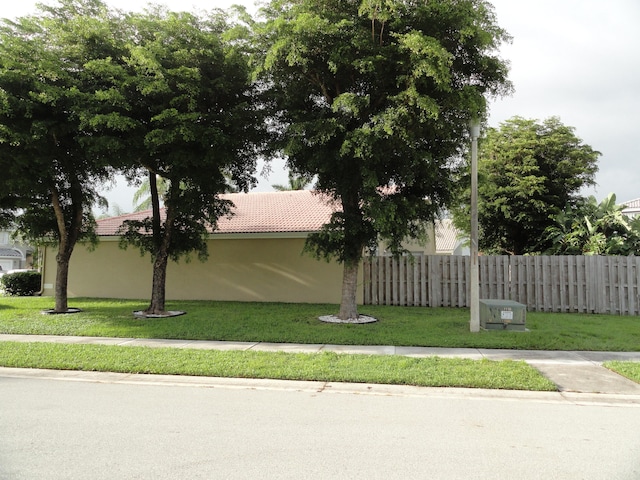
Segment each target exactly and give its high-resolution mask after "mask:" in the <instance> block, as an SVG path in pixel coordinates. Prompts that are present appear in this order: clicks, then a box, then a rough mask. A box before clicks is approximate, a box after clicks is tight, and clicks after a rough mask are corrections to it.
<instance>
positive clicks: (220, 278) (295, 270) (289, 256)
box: [43, 190, 435, 303]
mask: <svg viewBox="0 0 640 480" xmlns="http://www.w3.org/2000/svg"><path fill="white" fill-rule="evenodd" d="M223 198H225V199H228V200H231V201H232V202H233V203H234V205H235V208H234V209H233V213H234V215H233V216H232V217H230V218H221V219H220V220H219V222H218V228H217V229H216V230H215V231H214V232H212V234H211V235H210V237H209V241H208V250H209V257H208V259H207V260H206V261H205V262H204V263H203V262H200V261H199V260H198V259H197V258H194V259H193V260H191V262H189V263H187V262H186V261H184V260H181V261H180V262H179V263H175V262H171V261H170V262H169V266H168V268H167V283H166V296H167V300H188V299H198V300H236V301H250V302H257V301H267V302H292V303H338V302H339V301H340V295H341V287H342V265H340V264H338V263H336V262H325V261H323V260H316V259H315V258H313V257H312V256H310V255H308V254H303V253H302V249H303V246H304V242H305V239H306V238H307V236H308V235H309V234H310V233H311V232H315V231H318V230H319V229H320V227H321V226H322V225H323V224H325V223H326V222H327V221H328V219H329V217H330V216H331V214H332V213H333V211H334V207H333V206H332V205H331V204H330V203H329V202H327V200H326V197H324V196H322V195H321V194H318V193H315V192H311V191H308V190H296V191H284V192H264V193H246V194H245V193H233V194H226V195H224V196H223ZM147 215H149V212H141V213H132V214H128V215H122V216H118V217H112V218H107V219H103V220H98V229H97V233H98V235H99V239H100V243H99V244H98V246H97V247H96V248H95V249H93V250H91V249H87V248H84V247H83V246H82V245H78V246H77V247H76V249H75V250H74V252H73V255H72V257H71V264H70V270H69V283H68V293H69V297H103V298H131V299H148V298H150V296H151V279H152V265H151V260H150V256H149V255H146V256H144V257H142V256H141V255H140V251H139V250H138V249H137V248H136V247H129V248H128V249H127V250H122V249H120V247H119V237H118V235H117V231H118V228H119V227H120V225H121V224H122V222H123V221H124V220H127V219H141V218H144V217H146V216H147ZM431 237H433V235H432V236H431ZM416 248H417V247H416V246H415V245H412V246H411V248H410V250H411V251H412V252H415V251H416ZM421 251H422V252H423V253H428V254H433V253H435V240H433V239H432V240H431V241H430V242H429V244H428V245H426V246H424V247H422V250H421ZM55 253H56V251H55V249H54V248H48V249H47V250H46V251H45V254H44V257H45V258H44V261H43V265H44V268H43V295H53V294H54V290H53V289H54V285H55V275H56V262H55ZM194 257H195V256H194ZM361 300H362V289H360V292H359V298H358V301H361Z"/></svg>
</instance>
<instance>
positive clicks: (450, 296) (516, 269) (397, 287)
mask: <svg viewBox="0 0 640 480" xmlns="http://www.w3.org/2000/svg"><path fill="white" fill-rule="evenodd" d="M479 269H480V298H482V299H497V300H514V301H516V302H520V303H523V304H525V305H526V306H527V309H528V310H530V311H540V312H576V313H610V314H620V315H638V314H640V257H609V256H588V257H587V256H480V257H479ZM469 272H470V257H467V256H459V255H416V256H413V257H411V256H407V257H400V258H397V259H394V258H393V257H388V256H379V257H367V258H365V260H364V272H363V275H364V282H363V284H364V303H365V305H409V306H423V307H468V306H469V292H470V288H469Z"/></svg>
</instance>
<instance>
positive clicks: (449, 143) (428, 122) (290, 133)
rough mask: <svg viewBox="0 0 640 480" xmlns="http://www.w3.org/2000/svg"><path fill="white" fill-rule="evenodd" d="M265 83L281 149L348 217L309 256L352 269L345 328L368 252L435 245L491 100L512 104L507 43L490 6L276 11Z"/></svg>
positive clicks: (282, 1) (267, 26)
mask: <svg viewBox="0 0 640 480" xmlns="http://www.w3.org/2000/svg"><path fill="white" fill-rule="evenodd" d="M264 13H265V15H266V22H265V23H264V24H263V25H261V27H260V30H259V35H258V39H259V40H260V41H261V45H262V59H261V62H260V66H259V70H258V79H259V80H260V81H261V82H262V83H263V85H265V88H267V89H268V93H269V94H270V95H271V97H270V98H271V101H272V105H273V106H274V108H275V109H276V111H277V114H276V115H275V116H274V118H273V123H274V126H275V128H276V130H277V131H278V132H280V136H279V138H278V139H277V146H278V148H279V149H280V150H281V151H282V152H283V153H284V155H286V158H287V161H288V163H289V166H290V168H291V169H292V170H294V171H296V172H299V173H301V174H306V175H309V176H312V177H316V178H317V183H316V188H317V189H318V190H320V191H322V192H324V193H327V194H329V195H330V196H331V197H332V198H333V199H334V201H336V202H338V204H339V207H340V208H339V209H338V211H337V212H336V213H335V214H334V215H333V216H332V218H331V221H330V222H329V223H328V224H326V225H325V226H324V228H323V229H322V231H321V232H318V233H316V234H313V235H311V236H310V237H309V240H308V242H307V247H308V250H309V251H311V252H312V253H314V254H315V255H317V256H319V257H325V258H335V259H337V260H338V261H340V262H342V263H343V264H344V268H345V275H344V282H343V295H342V302H341V308H340V313H339V317H340V318H342V319H344V320H346V319H351V318H355V317H357V315H358V314H357V309H356V304H355V296H356V281H357V271H358V264H359V262H360V260H361V258H362V255H363V249H364V248H365V247H367V246H372V245H374V244H376V243H377V241H378V239H379V238H382V239H384V240H385V241H386V242H387V243H388V246H389V248H390V250H391V251H393V252H394V253H396V254H398V253H400V252H402V242H403V241H404V240H405V239H407V238H419V237H421V236H424V235H425V234H426V228H427V225H428V222H430V221H431V220H433V218H434V217H435V216H436V215H438V213H439V212H440V211H441V210H442V209H443V208H444V207H445V206H446V205H447V204H448V203H449V202H450V198H451V191H452V180H453V176H452V171H453V167H454V164H455V161H456V159H458V158H459V157H460V156H461V154H462V153H463V151H464V150H465V145H466V141H467V139H468V133H467V131H468V124H469V121H470V119H472V118H483V117H484V115H485V96H486V95H496V94H502V93H506V92H508V91H509V89H510V84H509V83H508V81H507V80H506V75H507V64H506V63H505V62H504V61H502V60H501V59H500V58H499V57H498V56H497V53H496V52H497V48H498V46H499V45H500V44H501V43H502V42H504V41H506V40H508V36H507V34H506V33H505V32H504V30H502V29H501V28H500V27H499V26H498V25H497V24H496V20H495V16H494V13H493V10H492V7H491V5H490V4H489V3H487V2H484V1H482V0H469V1H464V2H451V1H444V0H432V1H429V2H423V1H420V2H418V1H399V0H398V1H393V0H385V1H378V0H365V1H361V0H301V1H286V0H274V1H272V2H271V3H270V4H269V5H268V6H267V7H266V8H265V10H264Z"/></svg>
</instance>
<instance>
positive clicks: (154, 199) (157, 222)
mask: <svg viewBox="0 0 640 480" xmlns="http://www.w3.org/2000/svg"><path fill="white" fill-rule="evenodd" d="M171 188H174V187H173V185H171V186H170V187H169V189H171ZM149 190H150V193H151V205H152V210H153V243H154V246H155V252H154V253H153V282H152V287H151V303H150V304H149V307H148V308H147V309H146V310H145V311H144V313H146V314H147V315H164V314H166V311H165V299H166V297H165V292H166V283H167V263H168V261H169V245H171V232H172V231H173V223H174V220H175V213H174V209H173V208H172V206H171V203H170V202H167V203H166V205H165V212H166V218H165V222H164V231H163V230H162V222H161V219H160V198H159V195H158V187H157V184H156V175H155V173H153V172H151V171H150V172H149ZM169 193H170V194H171V192H169Z"/></svg>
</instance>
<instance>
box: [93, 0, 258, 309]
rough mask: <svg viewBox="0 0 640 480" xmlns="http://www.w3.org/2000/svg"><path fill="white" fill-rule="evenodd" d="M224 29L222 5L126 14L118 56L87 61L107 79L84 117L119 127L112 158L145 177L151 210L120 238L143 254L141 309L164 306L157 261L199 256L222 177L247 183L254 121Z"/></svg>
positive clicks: (242, 69) (224, 206) (221, 211)
mask: <svg viewBox="0 0 640 480" xmlns="http://www.w3.org/2000/svg"><path fill="white" fill-rule="evenodd" d="M229 29H230V25H229V24H228V22H227V17H226V15H224V14H223V13H222V12H215V13H213V14H211V15H209V16H206V17H199V16H196V15H194V14H189V13H174V12H167V11H165V10H164V9H162V8H157V9H155V10H151V11H148V12H147V13H145V14H130V15H128V16H127V17H126V19H125V21H124V22H123V31H124V32H125V37H124V38H125V44H124V48H125V51H124V54H123V55H122V56H121V57H119V58H117V59H114V58H105V59H103V61H102V62H101V64H100V65H96V68H95V71H96V74H97V75H102V76H103V77H104V78H106V77H109V78H112V79H113V80H112V84H111V85H110V87H109V89H108V90H107V91H105V92H99V94H98V100H102V101H101V102H98V103H97V104H96V105H97V108H98V112H97V113H98V114H99V115H96V116H95V117H94V118H100V119H101V120H100V126H99V127H100V128H101V129H103V130H104V131H108V130H109V129H116V130H117V129H120V130H123V131H124V130H125V129H126V132H127V133H126V139H125V140H123V145H126V149H124V151H123V153H122V157H121V158H122V159H123V160H124V161H126V162H127V165H128V167H129V176H132V177H136V176H137V175H138V174H139V172H140V171H142V172H146V173H145V176H146V177H147V179H148V184H149V191H150V195H151V206H152V212H151V215H150V216H149V217H147V218H145V219H142V220H135V221H127V222H126V223H125V226H124V229H123V230H122V235H123V236H122V240H123V245H126V244H133V245H135V246H138V247H139V248H140V249H141V251H142V252H149V253H151V255H152V258H153V261H154V269H153V271H154V274H153V288H152V298H151V303H150V306H149V308H148V309H147V313H149V314H161V313H162V312H163V311H164V303H165V299H164V297H165V294H164V288H165V279H166V266H167V260H168V259H169V258H171V259H173V260H177V259H178V258H180V257H181V256H183V255H188V254H189V253H191V252H197V254H198V256H199V257H201V258H205V257H206V255H207V244H206V238H207V236H208V234H209V229H211V228H215V225H216V222H217V219H218V218H219V217H220V216H222V215H228V214H230V208H231V206H232V205H231V204H230V202H228V201H225V200H222V199H221V198H220V197H219V194H221V193H224V192H226V191H228V189H229V186H228V184H227V182H228V178H230V179H231V180H232V182H233V184H234V186H236V187H237V188H238V189H240V190H244V191H246V190H248V188H249V187H251V186H253V185H254V184H255V178H254V176H253V174H254V171H255V165H256V161H257V155H258V149H259V145H260V142H261V139H262V135H263V133H264V128H263V125H264V122H263V119H262V117H261V115H260V113H259V111H258V109H257V107H256V104H255V101H254V97H255V92H254V91H253V88H252V86H251V85H250V70H249V66H248V62H247V58H246V55H245V54H244V53H243V52H242V51H241V50H240V48H238V46H237V44H236V43H234V42H231V41H226V40H225V34H226V33H227V32H228V31H229ZM158 179H160V181H161V182H162V184H163V185H164V192H163V193H159V189H158V186H157V183H158ZM161 197H162V200H163V203H164V214H161V212H160V199H161Z"/></svg>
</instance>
